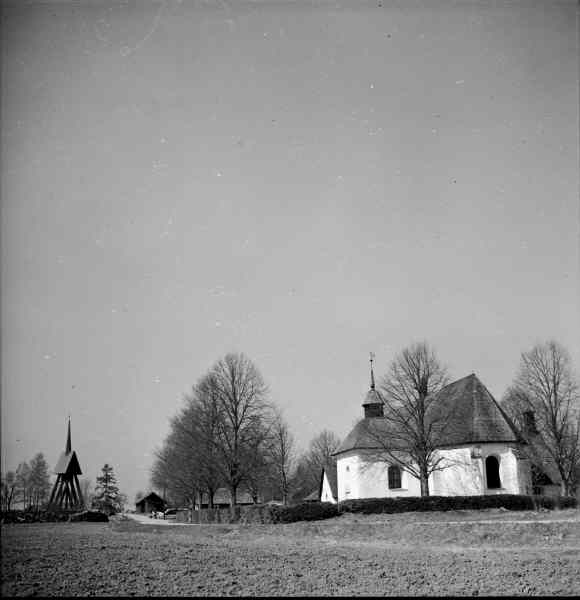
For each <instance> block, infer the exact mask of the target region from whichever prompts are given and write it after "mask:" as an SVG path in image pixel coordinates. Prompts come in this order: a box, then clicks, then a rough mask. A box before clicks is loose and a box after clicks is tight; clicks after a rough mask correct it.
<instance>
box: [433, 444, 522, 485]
mask: <svg viewBox="0 0 580 600" xmlns="http://www.w3.org/2000/svg"><path fill="white" fill-rule="evenodd" d="M474 448H477V449H478V450H477V452H476V454H480V456H478V457H473V451H474ZM439 456H442V457H443V458H444V461H445V463H446V464H447V465H448V466H447V468H445V469H444V470H442V471H438V472H435V473H434V477H433V486H432V489H431V494H432V495H434V496H472V495H480V494H519V493H526V481H522V475H523V473H522V468H521V466H520V465H518V459H517V458H516V456H515V453H514V451H513V450H512V449H511V448H510V447H509V446H507V445H505V444H477V445H476V446H475V447H474V446H464V447H461V448H452V449H442V450H439ZM488 456H495V457H496V458H497V459H498V461H499V477H500V484H501V485H500V487H499V488H490V487H489V486H488V482H487V477H486V469H485V460H486V458H487V457H488Z"/></svg>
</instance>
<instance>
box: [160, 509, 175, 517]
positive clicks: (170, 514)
mask: <svg viewBox="0 0 580 600" xmlns="http://www.w3.org/2000/svg"><path fill="white" fill-rule="evenodd" d="M163 518H164V519H176V518H177V509H176V508H168V509H167V510H166V511H165V512H164V513H163Z"/></svg>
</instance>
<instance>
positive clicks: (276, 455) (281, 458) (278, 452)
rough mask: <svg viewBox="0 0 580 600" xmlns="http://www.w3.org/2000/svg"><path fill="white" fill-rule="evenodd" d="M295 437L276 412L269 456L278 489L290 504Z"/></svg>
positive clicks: (284, 500)
mask: <svg viewBox="0 0 580 600" xmlns="http://www.w3.org/2000/svg"><path fill="white" fill-rule="evenodd" d="M294 454H295V452H294V436H293V435H292V433H290V429H289V428H288V425H287V424H286V422H285V421H284V419H283V417H282V413H281V412H280V411H276V414H275V417H274V422H273V424H272V428H271V442H270V450H269V455H270V457H271V464H272V467H273V471H274V477H275V483H276V484H277V486H276V487H278V489H279V490H280V493H281V494H282V502H283V503H284V504H288V496H289V491H290V472H291V470H292V466H293V463H294Z"/></svg>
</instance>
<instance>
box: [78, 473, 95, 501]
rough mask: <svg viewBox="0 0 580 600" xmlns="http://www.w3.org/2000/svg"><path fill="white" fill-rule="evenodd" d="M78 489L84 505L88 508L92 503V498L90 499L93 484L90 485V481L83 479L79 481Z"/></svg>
mask: <svg viewBox="0 0 580 600" xmlns="http://www.w3.org/2000/svg"><path fill="white" fill-rule="evenodd" d="M79 487H80V489H81V494H82V497H83V499H84V501H85V505H86V506H90V505H91V503H92V501H93V498H92V490H93V483H92V481H91V480H90V479H88V478H87V477H83V478H82V479H79Z"/></svg>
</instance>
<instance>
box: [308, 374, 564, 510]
mask: <svg viewBox="0 0 580 600" xmlns="http://www.w3.org/2000/svg"><path fill="white" fill-rule="evenodd" d="M362 406H363V410H364V418H363V419H361V420H360V421H359V422H358V423H357V424H356V425H355V427H354V428H353V429H352V431H351V432H350V433H349V434H348V435H347V436H346V438H345V439H344V441H343V442H342V444H341V445H340V447H339V448H338V449H337V450H336V452H335V453H334V458H335V459H336V465H334V464H333V465H327V466H326V467H325V469H324V470H323V472H322V475H321V481H320V488H319V498H320V500H321V501H322V502H332V503H336V502H337V501H338V502H341V501H343V500H349V499H360V498H389V497H408V496H420V495H421V489H420V482H419V479H418V478H417V477H414V476H413V475H411V473H410V472H408V471H406V470H405V469H404V468H402V467H401V466H400V464H395V463H394V461H389V459H388V455H387V456H385V454H384V452H382V450H384V448H385V444H384V442H383V444H381V443H379V442H378V441H377V440H379V437H378V436H377V435H376V432H380V433H381V435H384V436H388V435H389V429H390V427H391V426H390V424H389V420H388V419H387V418H386V417H385V416H384V412H383V407H384V403H383V400H382V398H381V396H380V394H379V392H378V391H377V390H376V389H375V385H374V377H373V374H372V371H371V387H370V390H369V391H368V393H367V395H366V398H365V400H364V402H363V403H362ZM431 406H433V407H439V408H442V409H444V410H445V414H446V415H448V417H447V420H446V425H445V434H444V435H442V436H441V437H440V443H438V444H437V450H436V457H435V459H436V460H437V459H442V460H441V463H440V464H442V465H445V468H443V469H442V470H436V471H434V472H433V473H432V474H431V475H430V477H429V493H430V495H431V496H457V495H462V496H472V495H486V494H532V493H535V494H538V493H540V494H542V493H543V494H558V493H559V490H560V486H559V484H560V483H561V480H560V478H559V474H558V471H557V469H556V468H555V465H554V464H553V462H551V461H550V458H549V456H548V455H547V451H546V447H545V444H543V442H542V440H541V438H540V436H539V434H538V433H537V431H536V429H535V426H534V423H533V415H532V414H529V415H527V416H528V417H529V418H528V426H527V428H526V431H525V432H519V431H518V430H517V429H516V427H515V426H514V425H513V423H512V422H511V420H510V419H509V417H508V416H507V415H506V414H505V413H504V411H503V410H502V409H501V407H500V406H499V405H498V403H497V402H496V401H495V399H494V398H493V396H492V395H491V394H490V392H489V391H488V390H487V388H486V387H485V386H484V385H483V384H482V383H481V381H480V380H479V379H478V378H477V377H476V376H475V374H471V375H468V376H467V377H464V378H462V379H459V380H457V381H454V382H453V383H450V384H449V385H447V386H445V387H444V388H442V389H441V390H440V391H439V392H437V393H436V394H434V395H433V396H432V402H431ZM391 431H392V429H391ZM385 439H386V438H385ZM389 462H391V464H389ZM532 469H535V470H536V471H535V473H536V476H535V477H534V485H533V484H532ZM540 484H541V485H540Z"/></svg>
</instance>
